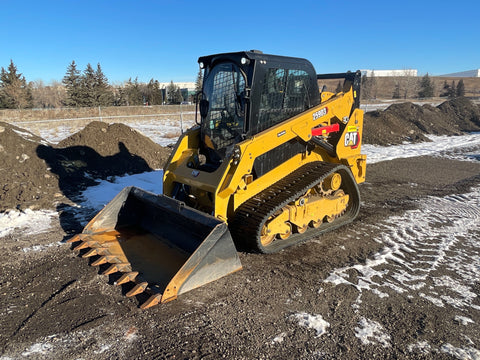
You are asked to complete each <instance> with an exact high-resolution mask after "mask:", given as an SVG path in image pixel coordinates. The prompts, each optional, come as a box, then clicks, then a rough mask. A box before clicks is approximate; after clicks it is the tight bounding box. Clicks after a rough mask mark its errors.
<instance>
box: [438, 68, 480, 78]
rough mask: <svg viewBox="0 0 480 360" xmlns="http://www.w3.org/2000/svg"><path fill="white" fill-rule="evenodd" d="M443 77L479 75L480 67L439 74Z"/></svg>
mask: <svg viewBox="0 0 480 360" xmlns="http://www.w3.org/2000/svg"><path fill="white" fill-rule="evenodd" d="M440 76H444V77H480V69H475V70H468V71H461V72H457V73H451V74H445V75H440Z"/></svg>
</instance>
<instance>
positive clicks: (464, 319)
mask: <svg viewBox="0 0 480 360" xmlns="http://www.w3.org/2000/svg"><path fill="white" fill-rule="evenodd" d="M454 320H455V321H457V322H459V323H460V324H462V325H468V324H473V323H474V322H475V321H473V320H472V319H470V318H468V317H466V316H460V315H456V316H455V319H454Z"/></svg>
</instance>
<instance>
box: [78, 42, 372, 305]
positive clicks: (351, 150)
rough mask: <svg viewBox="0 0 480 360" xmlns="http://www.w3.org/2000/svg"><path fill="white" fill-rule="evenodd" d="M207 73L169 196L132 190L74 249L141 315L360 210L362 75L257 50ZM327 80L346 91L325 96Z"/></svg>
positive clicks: (221, 57) (210, 62)
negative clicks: (321, 69) (136, 300)
mask: <svg viewBox="0 0 480 360" xmlns="http://www.w3.org/2000/svg"><path fill="white" fill-rule="evenodd" d="M198 62H199V64H200V67H201V68H202V69H203V87H202V91H201V92H200V93H199V95H198V99H197V100H198V101H197V107H198V109H197V114H198V112H199V113H200V119H199V121H197V125H196V126H194V127H193V128H191V129H190V130H188V131H187V132H185V133H184V134H183V135H182V136H181V137H180V138H179V139H178V142H177V144H176V146H175V148H174V150H173V151H172V153H171V155H170V158H169V160H168V163H167V165H166V166H165V168H164V173H163V194H161V195H156V194H152V193H148V192H146V191H144V190H141V189H139V188H135V187H128V188H125V189H124V190H123V191H121V192H120V193H119V194H118V195H117V196H116V197H115V198H114V199H113V200H112V201H111V202H110V203H109V204H108V205H107V206H106V207H105V208H104V209H103V210H101V211H100V212H99V213H98V214H97V216H95V218H94V219H93V220H91V221H90V222H89V223H88V225H87V226H86V227H85V229H84V230H83V232H82V233H81V234H78V235H76V236H75V237H73V238H72V239H71V240H70V241H71V242H79V244H78V245H77V246H76V247H75V249H84V250H83V254H82V256H84V257H90V256H95V258H93V261H92V262H91V265H100V266H102V267H103V269H102V271H103V273H104V274H111V275H112V276H115V278H116V281H115V283H116V284H124V283H131V285H130V287H129V289H126V290H125V291H127V290H128V292H127V296H134V295H139V294H147V295H148V299H147V297H145V299H147V300H146V302H144V303H142V305H141V307H142V308H147V307H150V306H153V305H155V304H158V303H160V302H166V301H169V300H173V299H175V298H176V297H177V296H178V295H179V294H182V293H184V292H186V291H189V290H191V289H193V288H196V287H198V286H201V285H204V284H206V283H208V282H210V281H213V280H216V279H218V278H220V277H222V276H225V275H227V274H229V273H231V272H234V271H236V270H239V269H241V264H240V261H239V258H238V254H237V250H236V249H237V248H239V249H245V250H253V251H257V252H261V253H273V252H277V251H279V250H281V249H283V248H285V247H287V246H291V245H294V244H298V243H300V242H302V241H304V240H306V239H309V238H311V237H313V236H318V235H319V234H321V233H323V232H325V231H330V230H333V229H335V228H338V227H339V226H342V225H345V224H347V223H349V222H351V221H352V220H353V219H354V218H355V217H356V215H357V214H358V211H359V206H360V195H359V190H358V187H357V184H358V183H361V182H363V181H364V180H365V168H366V156H365V155H362V154H361V153H360V145H361V139H362V128H363V112H362V111H361V110H360V109H359V99H360V78H361V75H360V72H358V71H357V72H355V73H353V72H347V73H341V74H326V75H317V74H316V72H315V70H314V68H313V66H312V65H311V63H310V62H308V61H307V60H305V59H300V58H292V57H284V56H275V55H267V54H263V53H262V52H259V51H246V52H236V53H225V54H217V55H211V56H204V57H200V58H199V60H198ZM329 79H343V89H342V90H341V91H339V92H337V93H332V92H327V91H319V86H318V82H319V80H320V81H326V80H329ZM143 296H144V295H143ZM140 300H141V299H140Z"/></svg>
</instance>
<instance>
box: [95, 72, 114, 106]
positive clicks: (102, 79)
mask: <svg viewBox="0 0 480 360" xmlns="http://www.w3.org/2000/svg"><path fill="white" fill-rule="evenodd" d="M93 95H94V103H93V105H94V106H110V105H112V103H113V94H112V91H111V89H110V85H109V84H108V79H107V77H106V76H105V74H104V73H103V71H102V68H101V66H100V63H98V64H97V70H96V71H95V84H94V92H93Z"/></svg>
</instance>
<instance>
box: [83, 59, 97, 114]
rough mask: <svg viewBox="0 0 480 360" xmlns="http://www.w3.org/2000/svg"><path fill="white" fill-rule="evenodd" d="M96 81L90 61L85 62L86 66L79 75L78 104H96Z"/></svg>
mask: <svg viewBox="0 0 480 360" xmlns="http://www.w3.org/2000/svg"><path fill="white" fill-rule="evenodd" d="M96 83H97V78H96V74H95V70H93V68H92V65H90V63H88V64H87V67H86V68H85V70H84V71H83V74H82V77H81V86H80V105H81V106H87V107H91V106H96V105H97V104H96V94H95V91H96Z"/></svg>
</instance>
